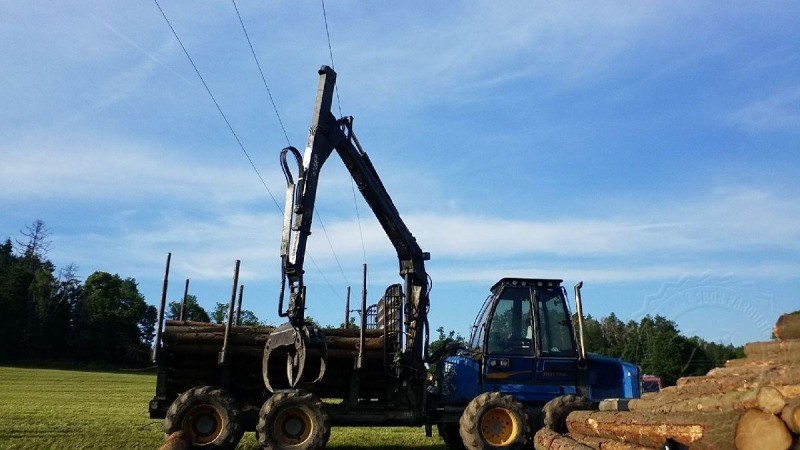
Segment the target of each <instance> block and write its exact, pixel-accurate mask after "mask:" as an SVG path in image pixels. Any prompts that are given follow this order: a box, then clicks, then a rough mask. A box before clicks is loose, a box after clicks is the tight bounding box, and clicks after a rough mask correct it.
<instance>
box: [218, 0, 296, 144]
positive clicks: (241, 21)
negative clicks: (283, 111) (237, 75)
mask: <svg viewBox="0 0 800 450" xmlns="http://www.w3.org/2000/svg"><path fill="white" fill-rule="evenodd" d="M231 2H232V3H233V8H234V9H235V10H236V16H237V17H238V18H239V23H240V24H241V25H242V31H244V37H245V38H247V45H249V46H250V53H252V54H253V60H255V62H256V66H258V73H260V74H261V81H263V82H264V87H265V88H267V95H269V101H270V102H271V103H272V109H274V110H275V116H276V117H277V118H278V123H280V124H281V130H283V136H284V137H285V138H286V143H287V144H288V145H292V144H291V142H289V135H288V134H286V127H284V126H283V120H281V115H280V113H278V107H277V106H276V105H275V99H273V98H272V91H270V89H269V85H268V84H267V78H266V77H265V76H264V71H263V70H261V63H259V62H258V57H257V56H256V51H255V49H253V43H252V42H251V41H250V35H249V34H247V28H245V26H244V21H243V20H242V15H241V14H239V7H237V6H236V0H231Z"/></svg>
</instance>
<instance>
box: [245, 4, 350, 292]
mask: <svg viewBox="0 0 800 450" xmlns="http://www.w3.org/2000/svg"><path fill="white" fill-rule="evenodd" d="M231 3H233V8H234V9H235V10H236V16H237V17H238V18H239V24H240V25H241V26H242V31H243V32H244V37H245V39H247V45H248V46H249V47H250V53H251V54H252V55H253V60H254V61H255V63H256V66H257V67H258V73H259V74H260V75H261V81H263V82H264V87H265V88H266V89H267V95H269V100H270V102H271V103H272V108H273V110H274V111H275V116H276V117H277V118H278V123H280V126H281V130H283V136H284V137H285V138H286V143H287V144H288V145H292V144H291V142H290V141H289V135H288V134H287V133H286V127H284V125H283V120H281V115H280V113H279V112H278V107H277V105H276V104H275V100H274V98H273V97H272V91H271V90H270V88H269V83H267V78H266V77H265V76H264V70H263V69H262V68H261V63H260V62H259V61H258V56H257V55H256V51H255V49H254V48H253V42H252V41H251V40H250V35H249V34H248V33H247V27H245V25H244V20H243V19H242V14H241V13H240V12H239V7H238V6H236V0H231ZM339 112H340V114H341V107H340V109H339ZM314 212H315V214H316V215H317V220H318V221H319V224H320V226H321V227H322V231H323V234H325V239H326V240H327V241H328V247H330V249H331V253H332V254H333V258H334V259H335V260H336V264H337V265H338V266H339V271H340V272H341V274H342V278H343V279H344V281H345V282H346V283H347V284H348V285H349V284H350V280H348V279H347V275H345V273H344V269H343V268H342V264H341V262H339V256H338V255H337V254H336V250H334V249H333V243H332V242H331V239H330V236H329V235H328V230H327V229H325V224H324V222H323V221H322V216H321V215H320V214H319V211H317V209H316V208H314ZM312 262H313V263H314V265H315V266H316V267H317V270H319V272H320V275H322V277H323V279H325V281H326V282H327V281H328V280H327V278H325V275H324V274H323V273H322V271H321V270H320V269H319V266H317V264H316V262H315V261H313V260H312ZM328 285H329V286H330V283H328ZM331 289H333V287H332V286H331ZM334 292H335V291H334ZM337 295H338V294H337Z"/></svg>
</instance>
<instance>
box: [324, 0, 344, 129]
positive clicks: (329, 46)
mask: <svg viewBox="0 0 800 450" xmlns="http://www.w3.org/2000/svg"><path fill="white" fill-rule="evenodd" d="M320 1H321V2H322V18H323V19H325V35H326V36H327V37H328V53H329V54H330V55H331V68H332V69H336V64H334V62H333V47H332V46H331V33H330V31H329V30H328V13H327V12H326V11H325V0H320ZM335 90H336V104H337V105H338V106H339V117H342V100H341V99H340V98H339V85H338V84H337V85H336V86H335Z"/></svg>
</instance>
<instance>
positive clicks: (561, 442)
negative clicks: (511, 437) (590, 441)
mask: <svg viewBox="0 0 800 450" xmlns="http://www.w3.org/2000/svg"><path fill="white" fill-rule="evenodd" d="M533 447H534V448H535V449H536V450H592V447H588V446H586V445H583V444H581V443H580V442H577V441H574V440H572V439H570V438H569V437H567V436H563V435H561V434H558V433H556V432H555V431H552V430H550V429H548V428H542V429H541V430H539V431H538V432H537V433H536V435H534V437H533Z"/></svg>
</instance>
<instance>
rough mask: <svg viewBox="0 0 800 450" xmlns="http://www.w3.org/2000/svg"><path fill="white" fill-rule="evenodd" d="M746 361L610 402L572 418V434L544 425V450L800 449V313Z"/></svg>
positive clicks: (537, 442)
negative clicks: (644, 393) (645, 393)
mask: <svg viewBox="0 0 800 450" xmlns="http://www.w3.org/2000/svg"><path fill="white" fill-rule="evenodd" d="M774 335H775V336H776V338H777V340H775V341H770V342H753V343H749V344H747V345H745V358H742V359H737V360H731V361H728V362H726V364H725V367H720V368H716V369H713V370H711V371H710V372H708V373H707V374H706V375H704V376H695V377H684V378H681V379H679V380H678V382H677V383H676V385H675V386H670V387H667V388H664V389H662V390H661V392H659V393H656V394H648V395H644V396H643V397H642V398H640V399H631V400H626V399H610V400H606V401H603V402H601V403H600V405H599V410H597V411H575V412H573V413H571V414H570V415H569V416H568V417H567V429H568V430H569V431H568V433H567V434H564V435H559V434H557V433H554V432H552V431H550V430H540V431H539V432H538V433H537V434H536V436H535V438H534V447H535V448H536V449H537V450H544V449H567V450H573V449H586V448H591V449H604V450H609V449H620V450H622V449H625V450H629V449H656V448H660V449H663V448H689V449H764V450H769V449H780V450H786V449H789V448H792V449H800V314H785V315H783V316H781V318H780V319H779V320H778V322H777V324H776V325H775V330H774Z"/></svg>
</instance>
